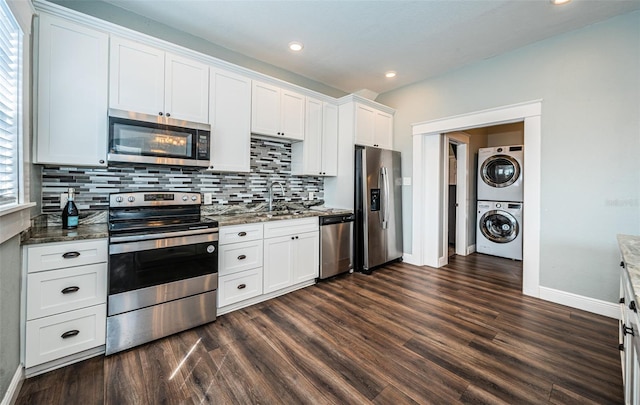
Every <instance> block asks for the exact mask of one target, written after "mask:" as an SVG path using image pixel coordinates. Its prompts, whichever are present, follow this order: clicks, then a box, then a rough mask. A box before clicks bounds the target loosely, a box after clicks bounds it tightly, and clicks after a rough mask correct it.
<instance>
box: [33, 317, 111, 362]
mask: <svg viewBox="0 0 640 405" xmlns="http://www.w3.org/2000/svg"><path fill="white" fill-rule="evenodd" d="M106 314H107V305H106V304H101V305H96V306H93V307H89V308H83V309H78V310H75V311H69V312H63V313H61V314H57V315H52V316H47V317H44V318H40V319H35V320H32V321H27V328H26V331H27V339H26V347H27V351H26V358H25V367H27V368H29V367H32V366H36V365H38V364H42V363H46V362H48V361H52V360H57V359H59V358H61V357H65V356H69V355H72V354H75V353H78V352H81V351H84V350H88V349H92V348H94V347H96V346H100V345H103V344H104V342H105V324H106Z"/></svg>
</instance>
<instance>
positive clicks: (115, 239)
mask: <svg viewBox="0 0 640 405" xmlns="http://www.w3.org/2000/svg"><path fill="white" fill-rule="evenodd" d="M210 233H215V235H216V236H217V235H218V228H202V229H190V230H188V231H178V232H162V233H149V234H146V235H116V236H111V237H110V238H109V241H110V242H111V243H120V242H138V241H143V240H155V239H166V238H175V237H177V236H191V235H200V234H210ZM216 240H218V239H216Z"/></svg>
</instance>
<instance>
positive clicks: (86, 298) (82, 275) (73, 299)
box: [27, 263, 107, 320]
mask: <svg viewBox="0 0 640 405" xmlns="http://www.w3.org/2000/svg"><path fill="white" fill-rule="evenodd" d="M106 301H107V264H106V263H97V264H89V265H86V266H79V267H71V268H68V269H59V270H51V271H41V272H38V273H32V274H29V275H28V276H27V320H32V319H36V318H42V317H44V316H49V315H55V314H58V313H62V312H67V311H71V310H74V309H80V308H85V307H90V306H92V305H98V304H104V303H105V302H106Z"/></svg>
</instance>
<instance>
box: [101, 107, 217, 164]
mask: <svg viewBox="0 0 640 405" xmlns="http://www.w3.org/2000/svg"><path fill="white" fill-rule="evenodd" d="M210 148H211V126H210V125H208V124H200V123H196V122H189V121H182V120H177V119H174V118H169V117H166V116H156V115H148V114H139V113H133V112H129V111H122V110H116V109H110V110H109V151H108V153H107V160H108V161H109V162H122V163H145V164H156V165H170V166H197V167H209V159H210V153H211V152H210Z"/></svg>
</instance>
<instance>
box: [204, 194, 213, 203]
mask: <svg viewBox="0 0 640 405" xmlns="http://www.w3.org/2000/svg"><path fill="white" fill-rule="evenodd" d="M211 204H213V193H204V205H211Z"/></svg>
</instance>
